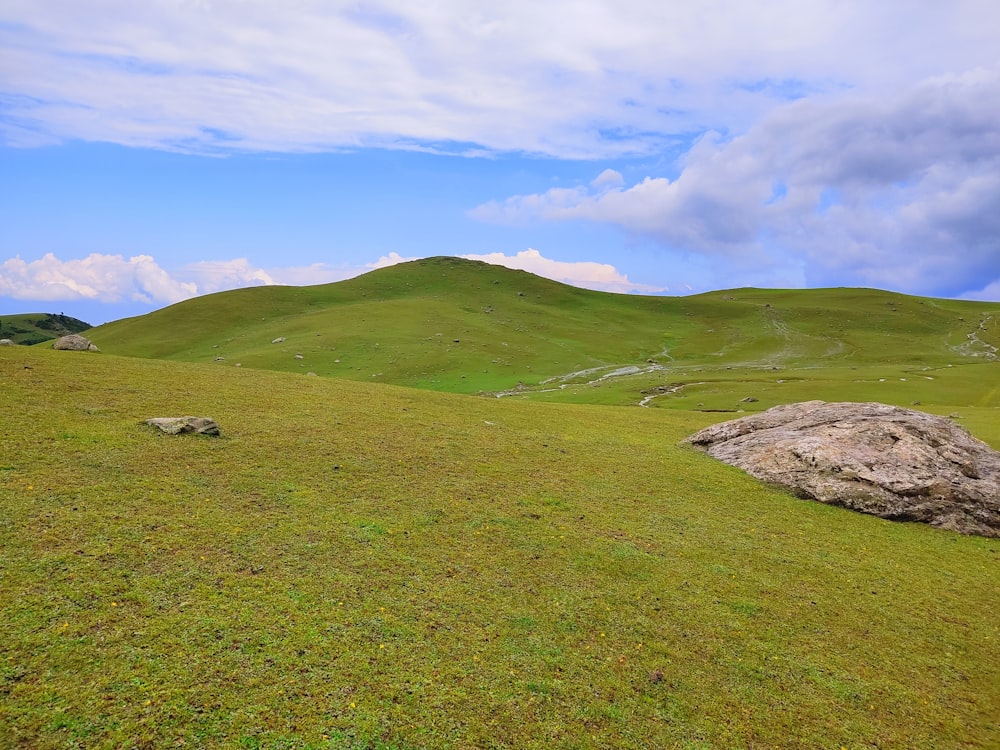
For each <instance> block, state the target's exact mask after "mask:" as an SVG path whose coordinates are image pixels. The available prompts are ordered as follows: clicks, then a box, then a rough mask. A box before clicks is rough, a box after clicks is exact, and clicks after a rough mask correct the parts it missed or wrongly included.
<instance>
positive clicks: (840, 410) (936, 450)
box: [685, 401, 1000, 537]
mask: <svg viewBox="0 0 1000 750" xmlns="http://www.w3.org/2000/svg"><path fill="white" fill-rule="evenodd" d="M685 442H688V443H690V444H692V445H694V446H696V447H698V448H701V449H703V450H705V451H707V452H708V454H709V455H711V456H713V457H715V458H717V459H719V460H720V461H723V462H725V463H727V464H730V465H732V466H738V467H739V468H741V469H743V470H744V471H746V472H747V473H749V474H751V475H752V476H754V477H757V478H758V479H761V480H764V481H766V482H772V483H775V484H778V485H781V486H783V487H786V488H788V489H790V490H791V491H792V492H794V493H795V494H797V495H798V496H800V497H803V498H809V499H813V500H818V501H820V502H823V503H829V504H832V505H840V506H843V507H845V508H850V509H852V510H856V511H859V512H862V513H870V514H872V515H876V516H879V517H881V518H887V519H892V520H899V521H922V522H924V523H928V524H930V525H932V526H936V527H939V528H944V529H951V530H953V531H958V532H960V533H962V534H977V535H980V536H987V537H1000V453H998V452H997V451H995V450H993V449H992V448H990V447H989V446H988V445H986V443H983V442H982V441H980V440H977V439H976V438H974V437H972V435H970V434H969V433H968V432H966V431H965V430H964V429H962V428H961V427H959V426H958V425H956V424H954V423H953V422H952V421H951V420H949V419H947V418H944V417H938V416H934V415H932V414H926V413H924V412H919V411H913V410H911V409H902V408H900V407H897V406H888V405H886V404H879V403H850V402H849V403H827V402H824V401H807V402H804V403H799V404H787V405H784V406H776V407H774V408H773V409H768V410H767V411H764V412H761V413H760V414H754V415H751V416H747V417H743V418H741V419H734V420H731V421H729V422H723V423H721V424H717V425H713V426H711V427H708V428H706V429H704V430H701V431H700V432H697V433H695V434H694V435H692V436H691V437H689V438H688V439H687V440H686V441H685Z"/></svg>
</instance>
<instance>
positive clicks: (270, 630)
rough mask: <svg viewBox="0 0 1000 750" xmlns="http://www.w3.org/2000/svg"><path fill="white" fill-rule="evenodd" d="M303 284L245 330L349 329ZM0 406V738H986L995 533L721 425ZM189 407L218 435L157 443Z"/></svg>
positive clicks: (313, 393)
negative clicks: (698, 444)
mask: <svg viewBox="0 0 1000 750" xmlns="http://www.w3.org/2000/svg"><path fill="white" fill-rule="evenodd" d="M260 291H262V292H268V290H260ZM268 293H274V291H273V290H271V291H270V292H268ZM317 293H319V292H317V291H316V290H306V291H296V290H277V294H279V295H287V296H286V297H284V298H282V299H284V300H285V303H283V304H287V305H288V307H287V308H286V309H288V310H290V311H295V313H294V317H292V318H289V319H288V320H287V321H286V323H287V326H286V327H285V328H284V330H282V328H283V327H282V326H280V325H275V326H274V327H270V328H266V327H261V328H259V329H255V331H254V332H252V333H253V335H254V336H262V337H264V338H267V336H270V335H271V334H274V335H279V334H284V335H288V336H289V339H290V340H292V339H293V337H294V336H302V337H303V339H302V340H303V341H304V340H306V339H305V337H307V336H310V335H311V336H315V333H316V332H317V331H318V332H320V333H323V332H324V331H326V332H327V335H330V336H333V335H335V334H337V335H339V333H338V331H339V329H336V328H324V327H322V326H318V325H317V327H316V329H313V328H310V325H309V321H308V316H302V315H301V314H300V313H301V311H300V310H297V306H298V304H299V302H301V299H294V298H293V297H294V295H296V294H300V295H303V299H304V298H305V296H307V295H310V294H317ZM323 293H328V292H323ZM739 294H740V295H742V294H744V293H743V292H740V293H739ZM747 294H749V293H747ZM219 299H221V300H239V299H242V298H241V297H240V295H238V294H233V295H232V296H229V297H220V298H219ZM248 299H249V298H248ZM195 302H197V301H195ZM709 302H710V300H704V301H703V302H702V303H703V304H709ZM702 303H697V304H702ZM899 303H900V304H903V303H906V304H910V303H911V302H910V301H909V300H899ZM351 304H363V303H359V302H354V303H350V304H347V303H345V307H346V308H350V306H351ZM379 304H386V305H391V304H392V303H391V301H389V300H386V301H384V302H382V303H379ZM515 304H516V303H515ZM530 304H535V305H539V306H540V303H535V302H532V303H530ZM572 304H576V303H573V301H572V299H568V300H567V301H566V306H567V308H569V309H572ZM579 304H593V305H596V304H599V302H590V301H589V298H587V299H585V300H584V302H581V303H579ZM608 304H610V303H608ZM643 304H649V305H653V304H654V303H652V302H649V303H643ZM746 304H748V305H749V304H750V303H746ZM765 304H766V303H765ZM771 304H772V305H775V303H774V302H772V303H771ZM780 304H784V305H787V304H788V303H780ZM912 304H920V302H919V301H913V302H912ZM925 304H926V303H925ZM935 304H937V303H935ZM233 307H234V309H233V310H228V311H222V312H224V313H225V315H224V316H222V317H223V318H224V319H225V320H226V321H227V323H226V325H228V326H229V328H228V329H227V330H228V331H229V334H227V335H231V336H233V338H234V339H235V338H236V337H237V336H240V335H249V334H250V333H251V332H250V331H248V330H247V329H246V328H244V327H243V326H242V325H241V324H239V321H237V319H236V318H237V313H236V311H235V308H237V307H239V306H238V305H236V304H234V305H233ZM376 307H378V304H371V303H369V304H368V307H367V308H366V312H365V315H374V313H373V312H370V311H371V310H374V309H375V308H376ZM679 309H687V308H679ZM766 309H767V308H765V310H766ZM959 309H960V310H965V309H966V308H959ZM205 310H206V311H208V310H209V308H205ZM342 312H343V308H342ZM945 312H946V313H947V315H949V316H951V317H952V318H955V317H958V316H957V315H956V313H955V311H954V310H952V311H947V310H946V311H945ZM246 314H247V315H249V309H247V312H246ZM262 314H264V315H265V317H266V314H265V313H263V312H262ZM423 314H425V315H426V314H428V313H423ZM442 314H443V313H442ZM751 314H756V315H758V316H765V315H766V313H763V312H761V311H760V310H759V309H757V310H748V311H747V315H751ZM890 314H891V313H890V312H888V311H887V312H886V317H889V316H890ZM317 315H320V316H321V317H323V316H325V315H327V314H326V313H321V312H320V311H319V310H318V309H317ZM469 316H470V317H469V320H470V321H471V320H472V319H473V318H476V319H478V318H477V316H482V313H481V311H472V312H470V313H469ZM258 317H260V316H259V315H258ZM345 317H347V316H346V314H345ZM681 317H682V318H683V313H681ZM163 320H164V322H167V321H169V320H170V319H169V318H164V319H163ZM246 320H247V321H249V320H250V318H249V317H247V318H246ZM323 320H324V321H326V323H325V324H324V325H329V324H331V321H333V320H335V318H332V317H323ZM727 320H728V318H727ZM175 322H176V324H177V325H184V324H185V323H184V320H182V319H181V318H178V319H177V320H176V321H175ZM722 322H725V321H722ZM190 324H191V325H192V326H193V325H194V323H190ZM123 325H124V324H123ZM351 325H352V326H353V325H355V324H353V323H352V324H351ZM469 325H470V326H471V325H472V324H471V323H469ZM690 325H692V326H694V325H700V323H695V322H694V321H692V322H691V323H690ZM717 325H721V323H720V324H717ZM823 325H826V323H824V322H822V321H817V322H816V326H817V327H818V330H822V326H823ZM293 329H294V330H293ZM109 330H110V329H109ZM355 330H357V331H360V328H356V329H355ZM669 330H670V329H666V331H664V330H659V334H660V335H661V336H664V335H666V333H667V332H669ZM733 330H734V331H735V330H737V329H736V328H735V327H734V328H733ZM956 330H958V328H957V326H956ZM174 333H176V331H175V332H174ZM445 333H446V335H447V336H454V337H456V338H461V337H462V336H465V335H466V334H465V333H464V332H460V333H458V334H455V333H452V332H451V331H448V332H445ZM123 335H124V334H123ZM529 335H530V334H528V333H525V336H526V337H527V336H529ZM595 335H596V334H595ZM722 335H723V334H720V336H722ZM727 335H728V334H727ZM733 335H734V336H735V334H733ZM956 336H957V334H956ZM95 337H96V336H95ZM168 338H169V337H168V336H164V339H163V340H164V342H166V341H167V339H168ZM317 338H319V337H317ZM512 338H513V337H512ZM523 340H525V341H526V340H527V339H526V338H525V339H523ZM109 341H110V339H109ZM213 341H214V340H213ZM219 341H220V343H222V344H226V343H227V341H226V339H225V338H224V337H222V336H220V337H219ZM956 341H957V343H956ZM99 343H100V344H101V345H102V346H105V345H107V342H105V341H104V340H99ZM211 343H213V342H209V341H206V342H205V345H206V347H210V346H211ZM509 343H511V344H513V343H514V342H513V341H511V342H509ZM658 343H662V340H661V341H660V342H658ZM945 343H947V344H948V345H956V346H959V345H961V341H960V340H958V339H954V340H952V341H950V342H945ZM164 345H165V344H164ZM734 345H735V346H738V345H739V342H738V341H737V342H736V343H735V344H734ZM269 346H270V345H269ZM803 346H806V344H803ZM149 347H150V349H149V351H148V352H147V354H150V355H152V354H154V353H158V354H160V355H163V354H164V352H163V351H162V350H160V351H159V352H154V351H153V349H154V347H153V344H152V342H151V343H149ZM109 348H110V347H109ZM301 348H303V349H305V348H306V347H304V346H303V347H301ZM626 348H627V347H626ZM264 351H269V350H268V349H267V348H266V347H265V348H264ZM760 351H763V349H761V350H754V351H749V352H747V353H746V354H745V355H743V356H745V357H747V358H750V357H753V356H758V357H759V354H760ZM755 352H756V354H755ZM261 356H263V354H262V355H261ZM442 361H445V360H444V358H442ZM535 361H536V362H537V361H539V360H535ZM553 364H554V363H553ZM952 369H953V370H960V369H962V368H959V367H956V368H952ZM928 382H931V381H928ZM934 382H937V381H934ZM0 387H2V390H3V393H4V395H5V399H6V400H7V402H8V404H16V407H13V406H9V407H8V408H5V409H4V410H3V411H2V412H0V440H2V445H3V448H4V449H3V454H2V456H0V618H2V622H3V623H4V629H3V632H4V634H3V637H2V638H0V746H3V747H9V748H72V747H80V748H117V747H137V748H147V747H148V748H154V747H168V746H170V747H176V746H186V747H199V748H212V747H227V748H228V747H239V748H273V749H275V750H277V749H278V748H311V749H318V748H324V749H330V750H333V749H346V748H355V749H360V748H386V749H387V748H399V749H403V748H470V747H492V748H560V747H565V748H569V747H573V748H588V747H592V748H601V747H620V748H647V747H664V748H716V747H751V746H752V747H782V748H841V747H847V748H862V747H882V748H938V749H939V748H984V749H985V748H994V747H997V746H998V745H1000V728H998V726H997V723H996V716H997V715H998V714H1000V629H998V625H997V620H996V614H995V613H996V612H997V611H998V610H1000V591H998V585H997V581H998V573H1000V546H998V544H997V542H996V541H995V540H987V539H981V538H970V537H962V536H960V535H957V534H953V533H950V532H945V531H939V530H935V529H932V528H929V527H927V526H923V525H919V524H899V523H892V522H887V521H882V520H879V519H876V518H872V517H869V516H863V515H859V514H855V513H851V512H848V511H845V510H841V509H838V508H832V507H828V506H824V505H821V504H818V503H811V502H806V501H802V500H797V499H795V498H792V497H790V496H789V495H787V494H785V493H782V492H778V491H775V490H773V489H770V488H768V487H766V486H764V485H762V484H761V483H758V482H756V481H754V480H752V479H750V478H748V477H747V476H745V475H744V474H743V473H742V472H740V471H738V470H736V469H732V468H730V467H726V466H722V465H720V464H718V463H717V462H715V461H713V460H712V459H710V458H708V457H707V456H705V455H703V454H701V453H698V452H696V451H694V450H691V449H689V448H686V447H682V446H679V445H678V441H680V440H681V439H682V438H683V437H684V436H686V435H688V434H689V433H691V432H692V431H694V430H695V429H697V428H699V427H701V426H704V425H705V424H708V423H709V422H711V421H715V420H717V419H719V418H721V415H719V414H707V413H701V412H696V411H688V410H680V409H637V408H617V407H608V406H587V405H574V404H560V403H533V402H531V403H529V402H525V401H522V400H519V399H483V398H471V397H468V396H462V395H454V394H446V393H435V392H432V391H427V390H423V391H422V390H415V389H405V388H398V387H394V386H388V385H380V384H371V383H352V382H349V381H344V380H337V379H333V378H308V377H303V376H300V375H295V374H289V373H280V372H268V371H265V370H259V369H250V368H249V367H244V368H241V369H236V368H233V367H220V366H218V365H217V364H213V363H207V364H191V363H182V362H166V361H153V360H143V359H135V358H123V357H115V356H110V355H107V354H90V353H76V352H54V351H50V350H45V349H41V348H32V349H27V348H22V347H16V348H10V349H3V350H0ZM969 411H970V413H971V412H976V409H974V408H972V407H970V408H969ZM988 411H989V410H987V409H982V408H980V409H979V412H982V413H986V412H988ZM184 413H194V414H208V415H210V416H213V417H215V418H216V419H218V420H219V422H220V423H221V425H222V428H223V436H222V437H221V438H191V437H180V438H172V437H167V436H164V435H160V434H159V433H156V432H155V431H153V430H152V429H151V428H147V427H145V426H142V425H140V424H139V421H140V420H141V419H143V418H145V417H150V416H159V415H175V414H184ZM977 413H978V412H977ZM982 424H983V425H986V420H983V422H982ZM993 429H994V430H995V429H996V428H995V427H994V428H993ZM980 434H981V435H982V436H984V437H989V438H990V439H991V440H993V442H994V445H1000V435H998V434H997V433H996V432H995V431H994V432H993V433H992V436H991V437H990V436H988V435H986V434H985V433H983V432H980Z"/></svg>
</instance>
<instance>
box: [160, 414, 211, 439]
mask: <svg viewBox="0 0 1000 750" xmlns="http://www.w3.org/2000/svg"><path fill="white" fill-rule="evenodd" d="M144 424H148V425H151V426H152V427H156V428H157V429H159V430H161V431H162V432H165V433H167V434H168V435H187V434H189V433H191V434H195V435H218V434H219V425H218V424H217V423H216V421H215V420H214V419H212V418H211V417H153V418H152V419H147V420H145V422H144Z"/></svg>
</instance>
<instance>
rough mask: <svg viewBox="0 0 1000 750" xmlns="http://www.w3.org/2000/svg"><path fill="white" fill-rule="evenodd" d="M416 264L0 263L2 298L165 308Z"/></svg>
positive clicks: (610, 272)
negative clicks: (170, 266) (249, 289)
mask: <svg viewBox="0 0 1000 750" xmlns="http://www.w3.org/2000/svg"><path fill="white" fill-rule="evenodd" d="M461 257H463V258H466V259H468V260H479V261H483V262H486V263H492V264H494V265H499V266H506V267H508V268H515V269H519V270H522V271H529V272H531V273H534V274H537V275H539V276H544V277H546V278H550V279H554V280H556V281H561V282H563V283H566V284H571V285H573V286H579V287H583V288H585V289H595V290H598V291H605V292H620V293H624V294H627V293H634V292H639V293H655V292H662V291H667V290H665V289H662V288H659V287H652V286H648V285H644V284H634V283H632V282H631V281H629V279H628V278H627V277H626V276H623V275H622V274H621V273H619V272H618V271H617V270H616V269H615V267H614V266H612V265H610V264H606V263H593V262H588V261H581V262H562V261H556V260H552V259H550V258H546V257H544V256H543V255H542V254H541V253H539V252H538V251H537V250H535V249H533V248H529V249H528V250H524V251H522V252H519V253H517V254H516V255H512V256H507V255H504V254H502V253H490V254H487V255H475V254H468V255H463V256H461ZM412 260H418V258H404V257H402V256H401V255H399V254H398V253H395V252H393V253H389V255H385V256H382V257H381V258H379V259H378V260H376V261H375V262H373V263H368V264H366V265H365V266H363V267H360V268H352V267H347V266H341V267H334V266H330V265H327V264H323V263H314V264H312V265H310V266H304V267H299V268H296V267H285V268H271V269H263V268H256V267H254V266H253V265H251V264H250V263H249V262H248V261H247V259H246V258H237V259H235V260H230V261H204V262H198V263H191V264H188V265H187V266H185V267H183V268H181V269H179V270H178V271H176V272H172V271H168V270H166V269H164V268H162V267H161V266H160V265H159V263H157V261H156V260H155V259H154V258H152V257H151V256H149V255H137V256H133V257H131V258H125V257H123V256H121V255H106V254H101V253H91V254H90V255H88V256H87V257H85V258H82V259H79V260H68V261H63V260H60V259H59V258H57V257H56V256H55V255H53V254H51V253H48V254H46V255H44V256H43V257H42V258H40V259H38V260H34V261H30V262H29V261H25V260H22V259H21V258H19V257H15V258H11V259H8V260H6V261H4V262H3V263H0V297H10V298H11V299H18V300H37V301H42V302H66V301H74V300H89V301H104V302H107V303H116V302H121V301H125V300H130V301H134V302H141V303H146V304H151V305H163V304H173V303H175V302H181V301H183V300H186V299H190V298H192V297H196V296H199V295H202V294H211V293H213V292H219V291H225V290H228V289H238V288H240V287H246V286H269V285H275V284H283V285H291V286H302V285H309V284H324V283H330V282H334V281H342V280H344V279H348V278H351V277H353V276H357V275H359V274H362V273H366V272H368V271H373V270H376V269H379V268H386V267H388V266H393V265H396V264H397V263H405V262H407V261H412Z"/></svg>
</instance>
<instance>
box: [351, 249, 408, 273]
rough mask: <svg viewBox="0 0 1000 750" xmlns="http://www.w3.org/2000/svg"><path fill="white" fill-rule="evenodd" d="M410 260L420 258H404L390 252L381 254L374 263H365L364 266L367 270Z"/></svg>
mask: <svg viewBox="0 0 1000 750" xmlns="http://www.w3.org/2000/svg"><path fill="white" fill-rule="evenodd" d="M411 260H420V258H418V257H415V258H404V257H403V256H402V255H400V254H399V253H397V252H395V251H394V252H391V253H389V254H388V255H383V256H382V257H381V258H379V259H378V260H377V261H375V262H374V263H366V264H365V268H366V269H368V270H374V269H376V268H387V267H389V266H394V265H396V264H397V263H408V262H410V261H411Z"/></svg>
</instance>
